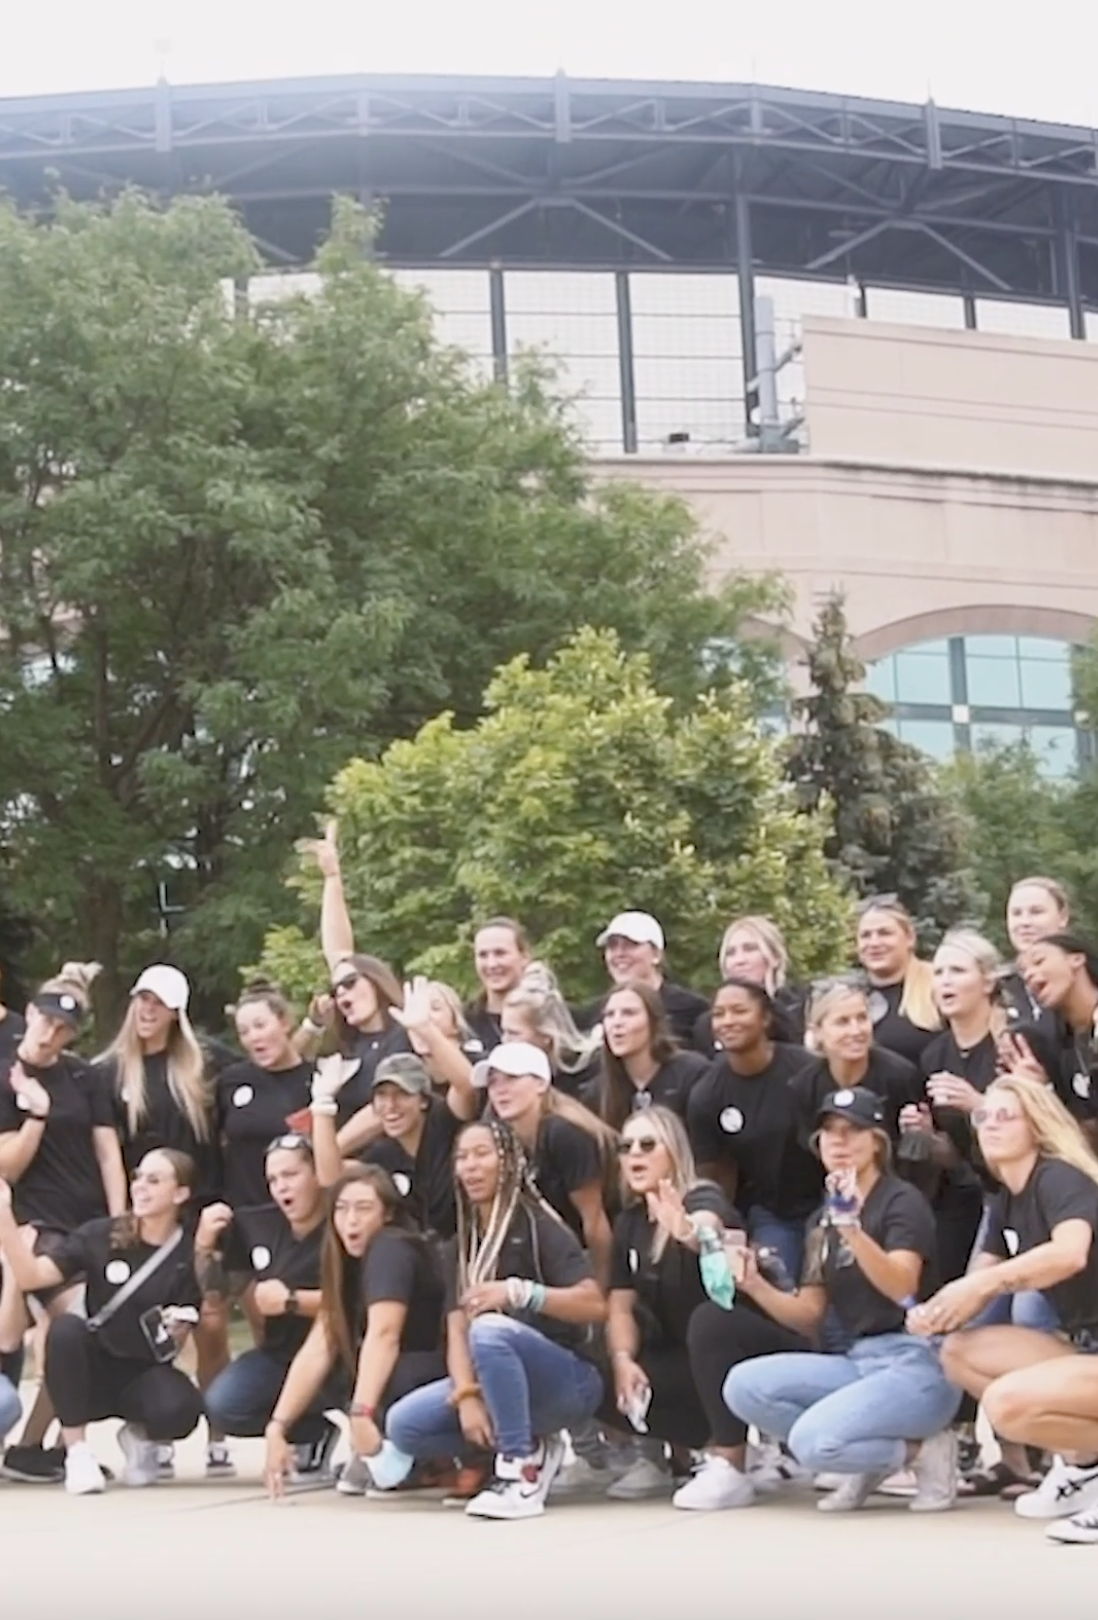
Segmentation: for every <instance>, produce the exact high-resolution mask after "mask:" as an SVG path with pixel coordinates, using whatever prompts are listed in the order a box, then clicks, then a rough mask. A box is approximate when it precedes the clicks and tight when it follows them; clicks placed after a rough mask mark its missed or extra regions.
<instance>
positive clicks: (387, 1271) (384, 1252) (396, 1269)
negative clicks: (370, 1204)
mask: <svg viewBox="0 0 1098 1620" xmlns="http://www.w3.org/2000/svg"><path fill="white" fill-rule="evenodd" d="M416 1260H417V1255H416V1249H415V1244H414V1241H413V1240H412V1239H411V1238H405V1237H401V1236H399V1235H398V1234H397V1233H396V1232H385V1231H382V1232H379V1233H378V1234H377V1236H376V1237H375V1238H374V1240H373V1242H372V1243H371V1244H370V1247H369V1248H368V1249H367V1250H366V1254H365V1256H364V1258H363V1261H362V1303H363V1305H364V1306H365V1308H366V1310H369V1309H370V1306H371V1305H376V1304H378V1303H379V1302H380V1301H382V1300H390V1301H393V1302H394V1303H396V1304H398V1305H408V1304H410V1303H411V1299H412V1295H413V1294H414V1293H415V1286H416V1273H417V1269H418V1268H417V1265H416Z"/></svg>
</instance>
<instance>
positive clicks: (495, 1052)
mask: <svg viewBox="0 0 1098 1620" xmlns="http://www.w3.org/2000/svg"><path fill="white" fill-rule="evenodd" d="M493 1070H494V1071H495V1073H496V1074H509V1075H511V1077H512V1078H515V1077H517V1076H518V1075H520V1074H532V1075H533V1077H534V1079H535V1080H540V1081H541V1082H542V1084H543V1085H546V1086H550V1085H552V1083H553V1071H552V1069H551V1068H550V1067H549V1059H548V1057H547V1056H546V1054H545V1053H544V1052H543V1051H542V1049H541V1047H540V1046H534V1044H533V1043H532V1042H531V1041H504V1042H503V1044H502V1046H496V1047H494V1048H493V1049H492V1051H491V1052H489V1054H488V1056H487V1057H486V1058H485V1059H484V1060H483V1061H482V1062H481V1063H478V1064H476V1065H475V1066H474V1069H473V1084H474V1086H486V1085H487V1084H488V1077H489V1075H490V1074H491V1073H492V1071H493Z"/></svg>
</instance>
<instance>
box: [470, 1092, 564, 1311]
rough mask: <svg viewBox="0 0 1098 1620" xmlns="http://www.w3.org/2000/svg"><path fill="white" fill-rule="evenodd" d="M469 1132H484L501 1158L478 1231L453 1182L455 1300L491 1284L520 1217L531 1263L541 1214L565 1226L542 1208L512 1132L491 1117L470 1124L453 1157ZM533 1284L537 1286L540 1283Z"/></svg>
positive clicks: (475, 1219)
mask: <svg viewBox="0 0 1098 1620" xmlns="http://www.w3.org/2000/svg"><path fill="white" fill-rule="evenodd" d="M469 1131H487V1132H488V1133H489V1134H490V1136H491V1138H492V1141H493V1143H494V1145H495V1149H496V1152H497V1154H498V1155H499V1180H498V1182H497V1184H496V1192H495V1197H494V1198H493V1199H492V1207H491V1209H490V1211H489V1213H488V1219H487V1221H486V1222H485V1223H484V1225H483V1226H482V1225H481V1219H480V1215H479V1213H478V1211H477V1210H476V1209H475V1208H474V1206H473V1204H472V1203H471V1202H470V1200H469V1196H468V1194H467V1193H466V1191H465V1188H464V1187H463V1186H462V1185H461V1182H460V1180H459V1179H458V1177H457V1176H455V1177H454V1201H455V1203H456V1205H457V1285H458V1296H459V1297H460V1296H461V1295H462V1294H464V1292H465V1290H466V1289H467V1288H469V1287H471V1286H472V1285H473V1284H475V1283H481V1282H490V1281H492V1280H493V1279H494V1278H495V1275H496V1267H497V1266H498V1264H499V1257H500V1253H501V1251H502V1249H503V1245H504V1243H505V1242H506V1241H507V1236H508V1234H509V1232H510V1231H511V1228H512V1226H513V1224H514V1221H515V1218H516V1216H524V1217H525V1219H526V1220H527V1221H528V1222H529V1226H530V1240H531V1243H532V1246H533V1251H534V1259H535V1263H537V1260H538V1241H537V1223H536V1220H535V1217H536V1216H537V1215H538V1214H539V1213H540V1214H542V1215H547V1216H548V1217H549V1219H550V1220H552V1221H556V1223H557V1225H558V1226H564V1222H563V1221H562V1220H561V1218H560V1216H559V1215H558V1214H557V1212H556V1210H555V1209H553V1208H552V1207H551V1206H550V1205H549V1204H547V1203H546V1202H545V1199H544V1198H543V1197H542V1196H541V1193H540V1192H539V1191H538V1189H537V1185H536V1184H535V1182H534V1179H533V1176H532V1175H531V1173H530V1163H529V1160H528V1159H527V1157H526V1152H525V1149H524V1148H523V1146H522V1144H521V1142H520V1141H519V1139H518V1137H517V1136H516V1135H515V1133H514V1131H513V1130H512V1129H511V1128H510V1126H509V1125H505V1124H504V1123H503V1121H502V1120H498V1119H496V1118H495V1117H494V1116H493V1115H486V1116H485V1118H483V1119H477V1120H472V1121H470V1123H469V1124H468V1125H466V1126H465V1128H464V1130H462V1131H461V1132H460V1133H459V1135H458V1139H457V1142H456V1143H455V1145H454V1146H455V1152H456V1150H457V1147H458V1146H459V1145H460V1143H461V1141H462V1138H463V1137H464V1136H466V1135H467V1133H468V1132H469ZM537 1280H539V1281H540V1278H539V1279H537Z"/></svg>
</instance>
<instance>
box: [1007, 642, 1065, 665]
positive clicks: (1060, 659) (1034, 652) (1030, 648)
mask: <svg viewBox="0 0 1098 1620" xmlns="http://www.w3.org/2000/svg"><path fill="white" fill-rule="evenodd" d="M1018 656H1019V657H1020V658H1045V659H1051V660H1052V662H1053V663H1056V664H1070V662H1071V643H1070V642H1069V641H1053V640H1052V639H1051V638H1050V637H1049V636H1019V637H1018Z"/></svg>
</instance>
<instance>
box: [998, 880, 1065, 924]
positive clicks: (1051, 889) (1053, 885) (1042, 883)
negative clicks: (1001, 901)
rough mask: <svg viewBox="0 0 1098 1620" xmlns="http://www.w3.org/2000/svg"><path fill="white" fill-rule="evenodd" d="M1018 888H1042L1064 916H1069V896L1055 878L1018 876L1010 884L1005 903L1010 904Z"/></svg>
mask: <svg viewBox="0 0 1098 1620" xmlns="http://www.w3.org/2000/svg"><path fill="white" fill-rule="evenodd" d="M1019 889H1043V890H1044V891H1045V893H1046V894H1047V895H1048V897H1049V899H1050V900H1053V901H1055V903H1056V905H1058V906H1059V908H1060V910H1061V911H1062V912H1063V914H1064V916H1065V918H1067V917H1070V916H1071V898H1070V896H1069V894H1068V892H1067V890H1066V889H1065V888H1064V885H1063V884H1062V883H1057V881H1056V879H1055V878H1050V877H1039V876H1038V877H1024V878H1018V879H1017V881H1016V882H1014V883H1012V884H1011V885H1010V893H1009V895H1008V896H1007V905H1009V904H1010V902H1011V900H1013V898H1014V896H1015V895H1016V894H1017V892H1018V890H1019Z"/></svg>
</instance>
